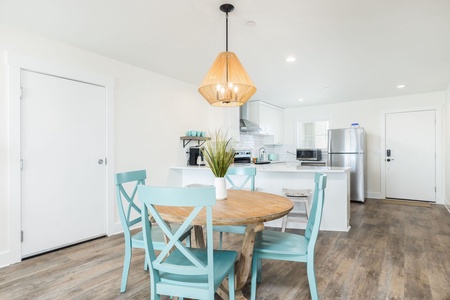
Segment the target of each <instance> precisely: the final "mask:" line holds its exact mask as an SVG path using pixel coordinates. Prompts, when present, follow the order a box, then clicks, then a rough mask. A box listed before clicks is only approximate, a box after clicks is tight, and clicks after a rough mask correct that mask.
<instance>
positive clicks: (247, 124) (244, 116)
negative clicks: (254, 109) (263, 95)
mask: <svg viewBox="0 0 450 300" xmlns="http://www.w3.org/2000/svg"><path fill="white" fill-rule="evenodd" d="M239 130H240V131H259V130H261V128H259V126H258V124H255V123H253V122H252V121H249V120H248V106H247V103H246V104H244V105H242V106H241V107H239Z"/></svg>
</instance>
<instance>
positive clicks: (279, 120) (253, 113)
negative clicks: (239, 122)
mask: <svg viewBox="0 0 450 300" xmlns="http://www.w3.org/2000/svg"><path fill="white" fill-rule="evenodd" d="M248 118H249V120H250V121H252V122H254V123H256V124H258V125H259V127H260V128H261V133H263V134H270V135H273V141H274V143H275V144H282V143H283V109H282V108H279V107H276V106H274V105H271V104H268V103H265V102H263V101H250V102H248Z"/></svg>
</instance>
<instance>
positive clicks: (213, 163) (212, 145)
mask: <svg viewBox="0 0 450 300" xmlns="http://www.w3.org/2000/svg"><path fill="white" fill-rule="evenodd" d="M232 141H233V138H232V137H227V134H226V133H223V132H222V131H221V130H218V131H216V133H215V134H214V135H213V136H211V139H210V140H207V141H206V142H205V145H204V146H203V147H202V153H203V157H204V159H205V161H206V163H207V165H208V166H209V168H210V169H211V171H212V172H213V174H214V177H215V178H214V186H215V188H216V199H217V200H224V199H226V198H227V187H226V180H225V175H226V174H227V171H228V168H229V167H230V165H231V164H232V163H233V162H234V149H233V146H234V145H233V142H232Z"/></svg>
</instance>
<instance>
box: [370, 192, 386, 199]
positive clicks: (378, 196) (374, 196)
mask: <svg viewBox="0 0 450 300" xmlns="http://www.w3.org/2000/svg"><path fill="white" fill-rule="evenodd" d="M366 198H371V199H383V198H382V197H381V193H379V192H367V194H366Z"/></svg>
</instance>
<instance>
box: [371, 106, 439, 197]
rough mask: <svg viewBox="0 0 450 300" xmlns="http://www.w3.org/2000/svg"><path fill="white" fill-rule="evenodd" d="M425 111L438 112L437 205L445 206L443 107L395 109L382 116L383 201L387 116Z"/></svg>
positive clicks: (382, 194) (384, 192) (382, 192)
mask: <svg viewBox="0 0 450 300" xmlns="http://www.w3.org/2000/svg"><path fill="white" fill-rule="evenodd" d="M424 110H434V111H435V112H436V132H435V135H436V136H435V140H436V160H435V163H436V168H435V170H436V202H431V203H436V204H444V199H443V187H444V185H443V183H442V180H443V176H442V172H443V170H442V162H443V160H442V159H443V152H444V151H443V149H442V126H443V125H442V116H441V112H442V107H439V106H425V107H416V108H408V109H394V110H389V111H384V112H383V113H382V115H381V122H380V123H381V126H380V127H381V132H380V149H381V153H380V175H381V180H380V185H381V186H380V192H381V195H380V196H381V199H385V198H386V165H385V153H386V115H387V114H392V113H406V112H417V111H424Z"/></svg>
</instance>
